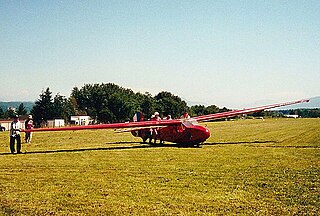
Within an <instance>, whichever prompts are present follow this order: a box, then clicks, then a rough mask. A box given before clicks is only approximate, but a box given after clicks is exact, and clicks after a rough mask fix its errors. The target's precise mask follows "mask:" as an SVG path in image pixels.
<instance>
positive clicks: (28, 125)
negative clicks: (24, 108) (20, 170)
mask: <svg viewBox="0 0 320 216" xmlns="http://www.w3.org/2000/svg"><path fill="white" fill-rule="evenodd" d="M32 128H33V120H32V116H31V115H29V116H28V119H27V120H26V121H25V129H26V130H30V129H32ZM20 132H21V125H20V120H19V116H18V115H16V116H14V119H13V121H12V122H11V124H10V151H11V153H12V154H14V153H15V152H17V154H21V135H20ZM31 138H32V133H31V132H26V134H25V142H26V143H30V142H31ZM15 143H16V144H17V145H16V147H17V148H16V149H15ZM15 150H17V151H15Z"/></svg>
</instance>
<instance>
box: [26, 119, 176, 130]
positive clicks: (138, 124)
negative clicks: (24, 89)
mask: <svg viewBox="0 0 320 216" xmlns="http://www.w3.org/2000/svg"><path fill="white" fill-rule="evenodd" d="M181 123H182V121H181V120H179V119H175V120H162V121H141V122H127V123H114V124H97V125H85V126H68V127H55V128H35V129H32V130H22V132H37V131H65V130H87V129H119V128H140V127H161V126H169V125H178V124H181Z"/></svg>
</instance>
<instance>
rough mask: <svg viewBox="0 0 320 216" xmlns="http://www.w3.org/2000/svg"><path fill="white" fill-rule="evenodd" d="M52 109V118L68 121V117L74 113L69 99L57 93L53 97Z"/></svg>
mask: <svg viewBox="0 0 320 216" xmlns="http://www.w3.org/2000/svg"><path fill="white" fill-rule="evenodd" d="M52 111H53V113H52V115H53V117H54V118H63V119H64V120H65V121H68V120H69V117H70V116H71V115H74V113H75V112H74V110H73V107H72V104H71V101H70V100H68V99H67V98H66V97H65V96H62V95H60V94H59V93H58V94H57V95H56V96H55V97H54V99H53V110H52Z"/></svg>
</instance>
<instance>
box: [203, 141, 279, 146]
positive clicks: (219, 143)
mask: <svg viewBox="0 0 320 216" xmlns="http://www.w3.org/2000/svg"><path fill="white" fill-rule="evenodd" d="M267 143H278V142H277V141H273V140H265V141H261V140H255V141H238V142H212V143H204V144H202V145H241V144H267Z"/></svg>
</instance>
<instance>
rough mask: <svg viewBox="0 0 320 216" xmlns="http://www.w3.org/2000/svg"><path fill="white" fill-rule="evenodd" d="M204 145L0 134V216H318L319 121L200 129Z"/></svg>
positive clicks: (97, 135) (105, 136) (85, 134)
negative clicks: (205, 132) (14, 141)
mask: <svg viewBox="0 0 320 216" xmlns="http://www.w3.org/2000/svg"><path fill="white" fill-rule="evenodd" d="M206 124H207V126H208V127H209V128H210V129H211V131H212V132H213V134H212V136H211V137H210V138H209V139H208V140H207V142H206V143H205V144H204V145H203V146H202V148H178V147H176V146H175V145H172V144H167V145H164V146H162V147H154V146H149V145H143V144H140V143H139V142H140V139H137V138H134V137H132V136H131V135H130V134H129V133H121V134H117V133H114V132H113V131H112V130H97V131H66V132H51V133H50V132H41V133H37V134H34V139H33V142H32V144H31V146H26V145H25V144H24V145H23V151H25V150H27V152H26V153H25V154H22V155H11V154H9V153H8V152H9V144H8V143H9V134H8V132H5V133H0V140H1V143H0V162H1V163H0V170H1V172H0V194H1V196H0V215H121V214H125V215H128V214H133V215H177V214H178V215H234V214H241V215H256V214H257V215H319V212H320V206H319V203H320V190H319V187H320V180H319V174H320V173H319V170H320V169H319V168H320V159H319V158H320V135H319V132H320V119H278V120H276V119H270V120H265V121H263V120H239V121H226V122H214V123H206Z"/></svg>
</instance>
